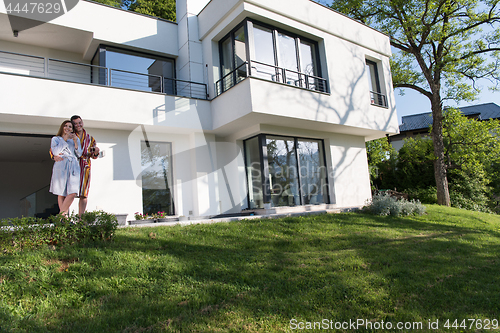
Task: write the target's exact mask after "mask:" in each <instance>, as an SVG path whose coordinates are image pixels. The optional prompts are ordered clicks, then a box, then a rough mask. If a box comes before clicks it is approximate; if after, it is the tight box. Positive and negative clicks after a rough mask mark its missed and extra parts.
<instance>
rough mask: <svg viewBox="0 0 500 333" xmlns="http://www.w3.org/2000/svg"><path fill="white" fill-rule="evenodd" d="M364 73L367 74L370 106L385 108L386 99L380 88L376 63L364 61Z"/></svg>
mask: <svg viewBox="0 0 500 333" xmlns="http://www.w3.org/2000/svg"><path fill="white" fill-rule="evenodd" d="M366 71H367V73H368V82H369V87H370V100H371V104H372V105H377V106H383V107H387V98H386V96H385V95H384V94H382V89H381V87H380V79H379V75H378V66H377V63H376V62H374V61H371V60H366Z"/></svg>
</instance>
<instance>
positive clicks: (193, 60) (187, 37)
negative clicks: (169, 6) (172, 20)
mask: <svg viewBox="0 0 500 333" xmlns="http://www.w3.org/2000/svg"><path fill="white" fill-rule="evenodd" d="M207 3H208V1H207V0H177V1H176V8H177V9H176V15H177V24H178V34H179V58H178V59H177V78H178V79H181V80H186V81H193V82H200V83H206V79H205V68H204V65H203V49H202V46H201V41H200V39H199V34H198V16H197V15H198V13H199V12H200V11H201V10H202V9H203V8H204V7H205V5H206V4H207Z"/></svg>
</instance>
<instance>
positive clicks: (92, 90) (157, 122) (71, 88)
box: [0, 74, 212, 132]
mask: <svg viewBox="0 0 500 333" xmlns="http://www.w3.org/2000/svg"><path fill="white" fill-rule="evenodd" d="M0 90H1V91H2V96H3V97H2V113H1V114H0V120H1V119H5V121H15V118H16V116H17V117H21V118H20V119H25V120H23V121H28V122H32V121H33V120H30V119H29V118H23V117H29V116H34V117H40V118H42V120H37V121H42V122H43V121H49V122H50V123H51V122H52V119H54V118H56V119H65V118H67V117H68V116H71V115H73V114H79V115H81V116H82V117H84V118H85V119H86V121H87V122H91V123H92V122H95V123H94V124H92V126H98V127H107V126H109V125H106V123H110V124H112V126H113V128H133V127H135V125H138V124H144V125H148V126H152V127H150V128H149V130H150V131H155V129H154V128H157V130H159V131H164V130H166V129H170V130H173V131H176V132H182V131H190V130H203V129H208V130H209V129H211V126H212V120H211V112H210V102H208V101H204V100H195V99H189V98H183V97H175V96H167V95H163V94H159V93H147V92H140V91H132V90H128V89H120V88H112V87H102V86H97V85H87V84H78V83H67V82H62V81H56V80H47V79H40V78H33V77H25V76H19V75H9V74H0ZM28 92H29V98H27V93H28ZM5 117H7V119H6V118H5ZM43 119H45V120H43Z"/></svg>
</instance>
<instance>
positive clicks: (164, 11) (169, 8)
mask: <svg viewBox="0 0 500 333" xmlns="http://www.w3.org/2000/svg"><path fill="white" fill-rule="evenodd" d="M95 1H96V2H99V3H102V4H105V5H108V6H113V7H118V8H122V9H127V10H131V11H134V12H137V13H141V14H146V15H150V16H156V17H160V18H163V19H166V20H170V21H174V22H175V19H176V18H175V0H95Z"/></svg>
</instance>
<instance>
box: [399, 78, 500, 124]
mask: <svg viewBox="0 0 500 333" xmlns="http://www.w3.org/2000/svg"><path fill="white" fill-rule="evenodd" d="M489 85H491V84H490V83H489V81H484V82H482V84H481V87H482V92H481V94H480V95H479V96H478V99H477V100H476V101H474V102H461V103H460V104H456V103H454V102H453V101H447V102H446V103H444V105H445V106H456V107H461V106H469V105H478V104H484V103H495V104H497V105H500V91H497V92H491V91H489V90H488V86H489ZM399 90H400V89H396V90H395V91H394V95H395V97H396V111H397V113H398V122H399V124H400V125H401V123H402V121H401V117H402V116H408V115H412V114H418V113H425V112H431V103H430V101H429V99H428V98H427V97H425V96H424V95H422V94H420V93H418V92H416V91H414V90H412V89H404V92H405V95H404V96H400V94H399Z"/></svg>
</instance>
